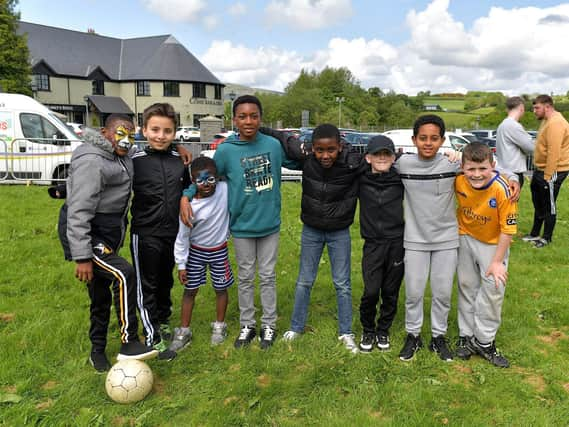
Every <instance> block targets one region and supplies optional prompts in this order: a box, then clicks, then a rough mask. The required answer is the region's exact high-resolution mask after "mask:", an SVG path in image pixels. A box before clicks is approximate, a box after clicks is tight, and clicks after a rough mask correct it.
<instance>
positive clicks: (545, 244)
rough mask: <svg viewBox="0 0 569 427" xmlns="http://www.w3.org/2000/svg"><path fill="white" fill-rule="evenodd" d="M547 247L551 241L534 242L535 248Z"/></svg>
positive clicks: (540, 240)
mask: <svg viewBox="0 0 569 427" xmlns="http://www.w3.org/2000/svg"><path fill="white" fill-rule="evenodd" d="M547 245H549V240H546V239H537V240H534V242H533V247H534V248H538V249H540V248H543V247H544V246H547Z"/></svg>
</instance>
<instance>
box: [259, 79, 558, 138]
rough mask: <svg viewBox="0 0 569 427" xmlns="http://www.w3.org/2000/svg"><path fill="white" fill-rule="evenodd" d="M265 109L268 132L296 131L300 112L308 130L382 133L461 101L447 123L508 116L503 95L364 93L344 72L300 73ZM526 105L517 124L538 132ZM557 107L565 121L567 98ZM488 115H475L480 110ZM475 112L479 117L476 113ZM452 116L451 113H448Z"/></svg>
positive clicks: (492, 121)
mask: <svg viewBox="0 0 569 427" xmlns="http://www.w3.org/2000/svg"><path fill="white" fill-rule="evenodd" d="M257 96H258V97H259V98H260V99H261V102H262V103H263V109H264V114H263V116H264V117H263V121H264V122H265V123H266V124H268V125H271V126H275V127H276V126H283V127H300V126H301V124H302V123H301V121H302V111H304V110H306V111H309V125H310V126H314V125H316V124H319V123H333V124H336V125H340V126H341V127H344V128H355V129H362V130H379V131H382V130H385V129H391V128H408V127H411V126H412V124H413V122H414V121H415V119H416V118H417V116H418V115H421V114H427V112H426V111H425V110H424V101H425V98H429V103H430V102H431V99H432V98H436V99H441V100H442V99H448V100H464V108H463V109H462V111H457V110H453V113H454V115H455V116H454V117H452V118H451V117H450V116H449V117H445V115H446V113H445V112H435V113H436V114H440V115H441V116H443V118H445V120H448V121H449V124H452V123H453V122H455V121H456V114H464V115H465V119H464V124H465V126H466V127H471V126H474V125H476V126H479V127H480V128H495V127H497V126H498V125H499V124H500V122H501V121H502V120H503V119H504V117H505V116H506V107H505V102H506V96H505V95H504V94H502V93H501V92H481V91H470V92H467V93H466V94H460V93H441V94H431V92H430V91H422V92H419V93H418V94H417V95H416V96H408V95H405V94H398V93H395V92H394V91H392V90H390V91H384V90H382V89H381V88H379V87H371V88H369V89H364V88H363V87H362V86H361V85H360V83H359V82H358V81H357V80H356V79H355V77H354V76H353V74H352V73H351V71H350V70H348V69H347V68H325V69H324V70H322V71H321V72H315V71H307V70H302V71H301V73H300V75H299V76H298V78H297V79H296V80H294V81H293V82H291V83H289V85H288V86H287V87H286V89H285V93H284V95H276V94H266V93H264V94H263V93H259V94H257ZM520 96H522V97H523V98H524V100H525V101H526V114H525V115H524V117H523V118H522V120H521V122H522V124H523V125H524V126H525V127H526V128H527V129H537V128H538V127H539V123H538V121H537V120H536V119H535V117H534V115H533V113H532V109H531V107H532V104H531V102H532V99H533V98H534V97H535V94H532V95H528V94H522V95H520ZM555 107H556V109H557V110H558V111H561V112H563V113H564V114H565V115H567V116H569V93H568V95H567V96H560V97H555ZM481 109H482V110H488V111H484V112H482V113H481V112H479V111H480V110H481ZM477 110H478V111H477ZM449 111H450V110H449Z"/></svg>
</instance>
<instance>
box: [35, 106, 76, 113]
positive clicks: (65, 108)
mask: <svg viewBox="0 0 569 427" xmlns="http://www.w3.org/2000/svg"><path fill="white" fill-rule="evenodd" d="M44 105H45V106H46V107H47V108H49V109H50V110H53V111H77V112H81V113H84V112H85V106H84V105H64V104H44Z"/></svg>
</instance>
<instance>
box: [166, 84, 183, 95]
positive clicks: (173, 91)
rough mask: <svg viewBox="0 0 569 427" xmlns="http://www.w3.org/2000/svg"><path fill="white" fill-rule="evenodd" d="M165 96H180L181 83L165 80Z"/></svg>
mask: <svg viewBox="0 0 569 427" xmlns="http://www.w3.org/2000/svg"><path fill="white" fill-rule="evenodd" d="M164 96H180V83H178V82H164Z"/></svg>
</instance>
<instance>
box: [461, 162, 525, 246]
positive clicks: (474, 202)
mask: <svg viewBox="0 0 569 427" xmlns="http://www.w3.org/2000/svg"><path fill="white" fill-rule="evenodd" d="M455 192H456V200H457V201H458V209H457V211H456V216H457V219H458V232H459V234H468V235H470V236H472V237H474V238H475V239H476V240H480V241H481V242H484V243H489V244H497V243H498V238H499V237H500V233H504V234H515V233H516V231H517V224H518V205H517V203H512V202H510V200H509V197H510V190H509V188H508V181H507V180H506V179H505V178H504V177H502V176H500V175H499V174H498V173H497V172H495V176H494V178H492V180H491V181H490V182H489V183H488V185H486V186H485V187H484V188H481V189H475V188H472V186H471V185H470V183H469V182H468V180H467V179H466V177H465V176H464V175H459V176H457V177H456V181H455Z"/></svg>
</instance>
